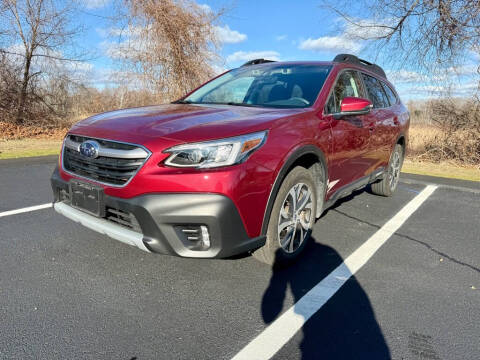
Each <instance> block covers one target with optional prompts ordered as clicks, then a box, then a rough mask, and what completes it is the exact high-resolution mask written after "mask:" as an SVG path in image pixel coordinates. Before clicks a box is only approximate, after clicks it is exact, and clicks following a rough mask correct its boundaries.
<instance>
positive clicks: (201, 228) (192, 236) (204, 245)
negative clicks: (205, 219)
mask: <svg viewBox="0 0 480 360" xmlns="http://www.w3.org/2000/svg"><path fill="white" fill-rule="evenodd" d="M176 228H177V229H178V230H180V234H181V236H180V238H181V240H182V242H183V243H184V244H185V246H187V247H188V248H189V249H190V250H198V251H202V250H208V249H209V248H210V245H211V243H210V233H209V232H208V226H207V225H181V226H176ZM178 230H177V231H178ZM180 234H179V235H180Z"/></svg>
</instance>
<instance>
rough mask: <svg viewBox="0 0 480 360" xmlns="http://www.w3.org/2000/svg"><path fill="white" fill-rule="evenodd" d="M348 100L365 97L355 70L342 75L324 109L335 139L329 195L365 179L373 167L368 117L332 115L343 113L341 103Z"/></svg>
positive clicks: (344, 72)
mask: <svg viewBox="0 0 480 360" xmlns="http://www.w3.org/2000/svg"><path fill="white" fill-rule="evenodd" d="M345 97H365V96H364V94H363V92H362V81H361V79H360V77H359V74H358V72H357V71H355V70H343V71H341V72H340V74H339V75H338V77H337V80H336V82H335V84H334V86H333V88H332V90H331V92H330V95H329V98H328V101H327V104H326V106H325V110H324V113H325V114H326V116H325V118H326V119H327V120H328V121H329V122H330V124H331V129H332V138H333V141H332V144H333V149H332V153H331V155H330V159H329V163H330V164H331V165H330V168H329V185H328V193H330V194H331V193H333V192H335V191H336V190H337V189H339V188H340V187H342V186H344V185H346V184H349V183H351V182H353V181H355V180H357V179H358V178H360V177H362V176H364V175H365V173H366V171H367V169H368V168H369V165H370V160H369V159H368V158H366V157H365V156H366V154H367V151H368V141H369V127H368V125H367V124H366V122H365V115H352V116H346V117H343V118H341V119H334V118H333V116H332V114H335V113H338V112H340V104H341V102H342V100H343V98H345ZM328 193H327V194H328Z"/></svg>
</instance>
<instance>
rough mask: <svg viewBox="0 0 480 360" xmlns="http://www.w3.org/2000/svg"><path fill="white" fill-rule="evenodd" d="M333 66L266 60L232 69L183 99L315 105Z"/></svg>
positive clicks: (288, 106) (257, 103)
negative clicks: (260, 63)
mask: <svg viewBox="0 0 480 360" xmlns="http://www.w3.org/2000/svg"><path fill="white" fill-rule="evenodd" d="M330 68H331V66H327V65H295V64H290V65H289V64H275V63H272V64H268V65H266V64H262V65H251V66H245V67H241V68H238V69H234V70H231V71H229V72H228V73H226V74H224V75H222V76H220V77H219V78H217V79H215V80H213V81H211V82H209V83H207V84H205V85H204V86H202V87H201V88H199V89H197V90H196V91H194V92H193V93H192V94H190V95H189V96H188V97H186V98H185V99H183V101H181V102H186V103H194V104H228V105H243V106H264V107H282V108H299V107H308V106H312V105H313V103H314V102H315V100H316V98H317V96H318V93H319V92H320V89H321V88H322V86H323V83H324V82H325V79H326V78H327V75H328V73H329V71H330Z"/></svg>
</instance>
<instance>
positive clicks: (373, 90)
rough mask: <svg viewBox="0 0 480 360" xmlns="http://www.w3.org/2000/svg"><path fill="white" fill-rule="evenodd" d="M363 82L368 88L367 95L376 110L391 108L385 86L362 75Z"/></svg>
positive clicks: (372, 78) (370, 77)
mask: <svg viewBox="0 0 480 360" xmlns="http://www.w3.org/2000/svg"><path fill="white" fill-rule="evenodd" d="M362 76H363V82H364V83H365V87H366V88H367V93H368V97H369V99H370V101H371V102H372V103H373V107H374V108H386V107H389V106H390V102H389V101H388V98H387V95H386V94H385V91H384V90H383V86H382V84H381V83H380V81H379V80H377V79H375V78H374V77H372V76H369V75H366V74H362Z"/></svg>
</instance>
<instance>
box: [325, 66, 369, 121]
mask: <svg viewBox="0 0 480 360" xmlns="http://www.w3.org/2000/svg"><path fill="white" fill-rule="evenodd" d="M361 96H362V92H361V86H360V81H359V79H358V75H357V73H356V72H355V71H344V72H343V73H341V74H340V76H339V77H338V79H337V82H336V83H335V85H334V87H333V91H332V93H331V94H330V98H329V99H328V101H327V105H326V109H325V110H326V113H327V114H334V113H337V112H340V104H341V103H342V100H343V99H344V98H346V97H361Z"/></svg>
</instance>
